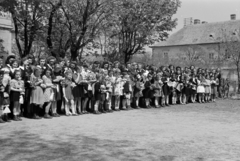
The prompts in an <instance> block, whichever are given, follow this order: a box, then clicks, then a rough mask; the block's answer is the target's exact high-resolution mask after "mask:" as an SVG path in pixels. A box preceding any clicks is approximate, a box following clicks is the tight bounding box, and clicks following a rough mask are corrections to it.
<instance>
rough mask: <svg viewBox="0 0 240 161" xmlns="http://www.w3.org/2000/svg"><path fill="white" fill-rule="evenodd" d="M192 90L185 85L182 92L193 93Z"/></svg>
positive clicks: (187, 94)
mask: <svg viewBox="0 0 240 161" xmlns="http://www.w3.org/2000/svg"><path fill="white" fill-rule="evenodd" d="M191 92H192V89H191V88H189V87H187V86H184V87H183V89H182V94H185V95H186V96H189V95H191Z"/></svg>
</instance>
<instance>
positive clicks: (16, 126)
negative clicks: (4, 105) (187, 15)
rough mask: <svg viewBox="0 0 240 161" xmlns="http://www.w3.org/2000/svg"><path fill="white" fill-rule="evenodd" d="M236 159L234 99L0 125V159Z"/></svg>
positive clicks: (238, 135) (238, 105)
mask: <svg viewBox="0 0 240 161" xmlns="http://www.w3.org/2000/svg"><path fill="white" fill-rule="evenodd" d="M25 160H27V161H28V160H29V161H45V160H46V161H48V160H53V161H62V160H64V161H75V160H77V161H98V160H99V161H115V160H120V161H128V160H131V161H134V160H140V161H148V160H156V161H240V101H237V100H219V101H218V102H217V103H211V104H189V105H182V106H181V105H178V106H171V107H167V108H161V109H139V110H131V111H121V112H115V113H111V114H102V115H92V114H89V115H82V116H77V117H65V116H62V117H60V118H54V119H51V120H46V119H42V120H31V119H24V120H23V121H22V122H12V123H8V124H1V125H0V161H25Z"/></svg>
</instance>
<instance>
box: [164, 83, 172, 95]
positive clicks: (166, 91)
mask: <svg viewBox="0 0 240 161" xmlns="http://www.w3.org/2000/svg"><path fill="white" fill-rule="evenodd" d="M162 90H163V95H165V96H166V95H170V93H171V90H170V87H169V86H168V85H167V83H164V84H163V87H162Z"/></svg>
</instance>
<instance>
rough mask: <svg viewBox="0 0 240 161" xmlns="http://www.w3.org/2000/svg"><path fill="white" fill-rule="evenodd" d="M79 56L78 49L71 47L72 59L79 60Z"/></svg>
mask: <svg viewBox="0 0 240 161" xmlns="http://www.w3.org/2000/svg"><path fill="white" fill-rule="evenodd" d="M77 56H78V50H77V48H75V47H72V48H71V60H72V61H77Z"/></svg>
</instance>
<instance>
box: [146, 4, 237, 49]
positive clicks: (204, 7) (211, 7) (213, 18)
mask: <svg viewBox="0 0 240 161" xmlns="http://www.w3.org/2000/svg"><path fill="white" fill-rule="evenodd" d="M181 2H182V3H181V7H180V8H179V9H178V11H177V13H176V14H175V15H174V16H173V18H177V19H178V25H177V27H176V28H175V29H173V31H172V32H170V35H171V34H172V33H174V32H176V31H178V30H180V29H181V28H182V27H183V26H184V18H189V17H192V18H193V19H200V20H201V21H207V22H208V23H210V22H221V21H228V20H230V15H231V14H236V16H237V19H240V0H181ZM146 49H147V51H148V52H151V49H150V48H148V47H147V48H146Z"/></svg>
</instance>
